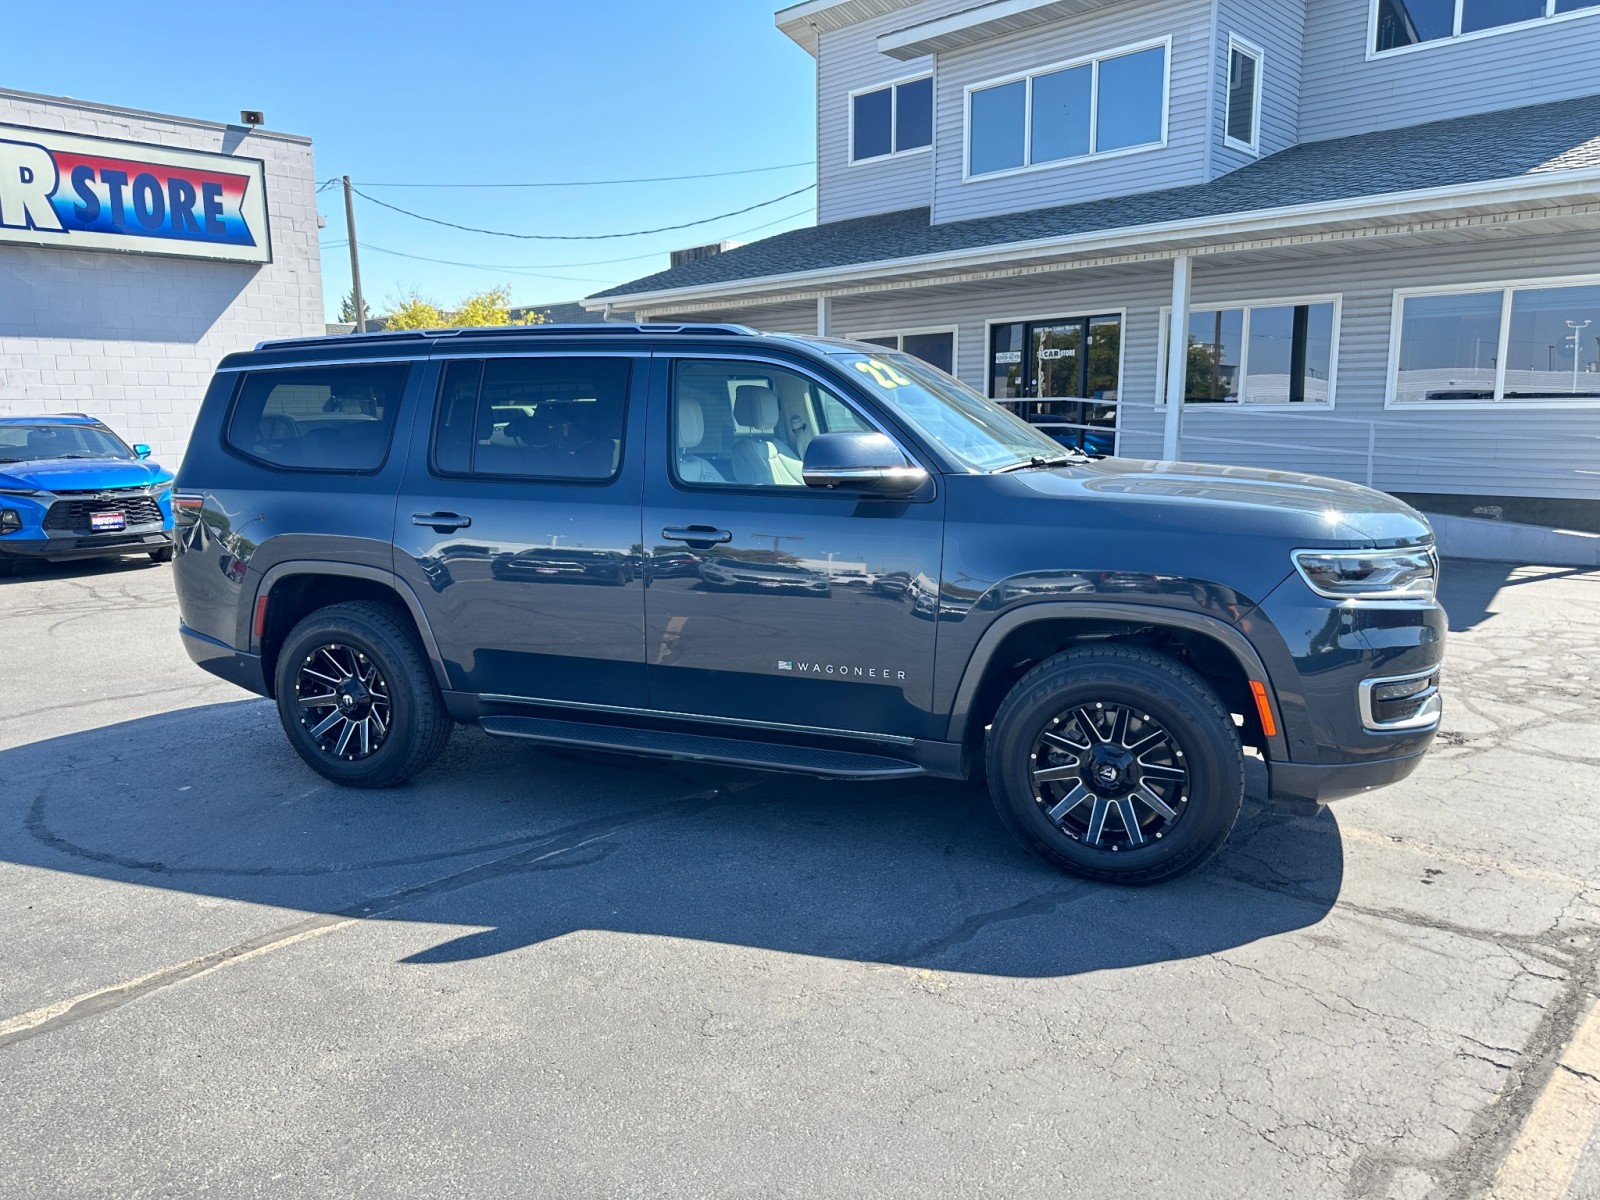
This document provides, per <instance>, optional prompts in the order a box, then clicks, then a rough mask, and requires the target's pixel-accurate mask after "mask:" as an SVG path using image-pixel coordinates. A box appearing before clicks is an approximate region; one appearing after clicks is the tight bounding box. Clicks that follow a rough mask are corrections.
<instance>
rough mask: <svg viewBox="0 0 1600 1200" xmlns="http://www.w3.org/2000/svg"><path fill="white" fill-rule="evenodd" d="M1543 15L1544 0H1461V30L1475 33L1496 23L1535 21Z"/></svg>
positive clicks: (1490, 27)
mask: <svg viewBox="0 0 1600 1200" xmlns="http://www.w3.org/2000/svg"><path fill="white" fill-rule="evenodd" d="M1542 16H1544V0H1462V5H1461V32H1462V33H1476V32H1477V31H1478V30H1480V29H1493V28H1494V27H1495V26H1496V25H1515V24H1517V23H1518V22H1520V21H1537V20H1538V19H1539V18H1540V17H1542Z"/></svg>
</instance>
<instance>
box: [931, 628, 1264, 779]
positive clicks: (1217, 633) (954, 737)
mask: <svg viewBox="0 0 1600 1200" xmlns="http://www.w3.org/2000/svg"><path fill="white" fill-rule="evenodd" d="M1052 620H1069V621H1129V622H1133V623H1135V624H1139V625H1154V626H1157V627H1162V626H1164V627H1166V628H1169V629H1181V630H1183V631H1185V632H1186V633H1198V634H1202V635H1204V636H1206V637H1209V638H1212V639H1213V640H1215V641H1217V642H1220V643H1221V644H1222V645H1223V646H1224V647H1225V648H1226V649H1227V650H1228V652H1229V653H1230V654H1232V655H1233V657H1234V660H1235V661H1236V662H1237V663H1238V664H1239V668H1240V670H1242V671H1243V672H1244V673H1245V678H1247V679H1255V680H1260V681H1261V682H1262V683H1263V684H1265V685H1266V689H1267V697H1268V701H1269V703H1270V704H1271V705H1272V711H1273V714H1274V716H1275V717H1276V718H1277V725H1278V732H1277V734H1276V735H1275V736H1273V737H1271V738H1269V739H1267V741H1268V752H1269V757H1270V758H1271V759H1273V760H1275V761H1279V762H1281V761H1283V760H1285V759H1287V758H1288V757H1289V753H1288V743H1287V742H1286V741H1285V739H1284V732H1283V724H1284V720H1283V706H1282V705H1281V704H1280V703H1279V702H1278V696H1277V689H1276V688H1275V687H1274V686H1273V682H1272V677H1271V676H1270V675H1269V674H1268V673H1267V668H1266V664H1265V663H1263V662H1262V661H1261V655H1260V654H1258V653H1257V652H1256V648H1255V647H1254V646H1253V645H1251V644H1250V640H1249V639H1248V638H1246V637H1245V635H1244V634H1243V633H1241V632H1240V631H1239V630H1237V629H1235V628H1234V627H1233V626H1232V625H1229V624H1228V623H1227V622H1225V621H1220V620H1218V619H1217V618H1216V617H1208V616H1205V615H1204V614H1203V613H1196V612H1189V611H1187V610H1185V609H1181V608H1164V607H1162V606H1160V605H1156V604H1116V603H1112V604H1105V603H1093V602H1087V601H1083V602H1080V601H1075V600H1066V601H1042V602H1040V603H1038V604H1026V605H1023V606H1022V607H1021V608H1015V609H1012V610H1011V611H1010V612H1008V613H1005V614H1004V615H1003V616H1000V617H997V618H996V619H995V621H994V623H993V624H991V625H990V626H989V628H988V629H987V630H985V631H984V634H983V637H981V638H980V639H978V644H977V646H975V647H974V648H973V651H972V657H971V658H969V659H968V660H967V667H966V670H965V671H964V672H963V673H962V676H961V683H960V684H959V685H958V686H957V688H956V694H955V699H954V700H953V701H952V703H951V708H950V724H949V726H948V729H947V731H946V734H945V739H946V740H947V741H951V742H957V743H961V742H964V741H965V740H966V736H967V733H968V723H969V721H970V719H971V716H972V704H973V701H974V700H975V699H976V698H977V695H978V688H979V687H980V686H981V685H982V683H983V676H984V673H985V672H986V671H987V670H988V668H989V663H990V661H991V660H992V659H993V658H994V655H995V652H996V651H998V650H999V648H1000V644H1001V643H1002V642H1004V641H1005V639H1006V638H1007V637H1008V636H1010V635H1011V634H1012V633H1015V632H1016V631H1017V630H1018V629H1021V628H1023V627H1024V626H1026V625H1032V624H1034V623H1035V622H1038V621H1052Z"/></svg>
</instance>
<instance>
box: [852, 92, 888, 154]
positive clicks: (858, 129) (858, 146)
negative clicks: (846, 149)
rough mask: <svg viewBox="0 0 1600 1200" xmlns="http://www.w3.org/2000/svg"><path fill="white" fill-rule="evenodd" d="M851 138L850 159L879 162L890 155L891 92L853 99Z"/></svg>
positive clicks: (870, 94)
mask: <svg viewBox="0 0 1600 1200" xmlns="http://www.w3.org/2000/svg"><path fill="white" fill-rule="evenodd" d="M854 137H855V144H854V145H853V146H852V148H851V157H852V158H857V159H861V158H881V157H882V156H883V155H885V154H892V153H893V152H894V89H893V88H883V89H882V90H881V91H876V92H868V93H867V94H866V95H864V96H857V97H856V99H855V133H854Z"/></svg>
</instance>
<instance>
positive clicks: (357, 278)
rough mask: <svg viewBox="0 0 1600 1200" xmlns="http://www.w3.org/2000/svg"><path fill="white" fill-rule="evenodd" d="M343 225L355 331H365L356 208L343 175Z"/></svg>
mask: <svg viewBox="0 0 1600 1200" xmlns="http://www.w3.org/2000/svg"><path fill="white" fill-rule="evenodd" d="M344 225H345V229H346V230H347V231H348V233H349V235H350V288H351V291H352V292H354V293H355V295H354V297H353V298H354V300H355V303H356V332H357V333H365V332H366V331H367V303H366V301H365V300H363V299H362V298H361V256H360V255H359V254H357V253H356V210H355V205H354V204H353V203H352V202H351V199H350V176H348V175H346V176H345V177H344Z"/></svg>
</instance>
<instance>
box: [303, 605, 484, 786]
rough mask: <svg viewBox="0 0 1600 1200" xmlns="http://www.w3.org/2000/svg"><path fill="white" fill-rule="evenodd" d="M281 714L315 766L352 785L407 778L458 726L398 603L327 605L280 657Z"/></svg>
mask: <svg viewBox="0 0 1600 1200" xmlns="http://www.w3.org/2000/svg"><path fill="white" fill-rule="evenodd" d="M274 692H275V695H276V696H277V701H278V718H279V720H281V721H282V722H283V728H284V732H285V733H287V734H288V735H289V741H290V742H291V743H292V744H293V746H294V748H295V750H296V751H298V752H299V754H300V757H301V758H303V759H305V760H306V762H307V764H309V765H310V767H311V769H312V770H314V771H316V772H317V773H318V774H320V775H322V776H324V777H325V778H327V779H331V780H333V782H335V783H341V784H344V785H346V786H347V787H365V788H383V787H392V786H394V785H395V784H397V783H404V782H405V781H406V780H408V779H410V778H411V777H412V776H413V775H416V774H417V773H418V772H419V771H422V770H423V769H424V768H425V767H427V766H428V764H429V763H431V762H432V761H433V760H434V759H435V758H437V757H438V755H439V752H440V751H441V750H443V749H444V746H445V743H446V742H447V741H449V739H450V731H451V729H452V728H453V725H452V722H451V720H450V716H449V714H448V713H447V712H446V711H445V708H444V702H443V701H442V700H441V698H440V696H439V689H438V686H437V685H436V684H435V683H434V680H433V675H432V673H431V672H430V670H429V668H428V663H427V660H426V658H425V657H424V656H423V652H422V647H421V646H420V645H418V642H417V636H416V633H415V631H414V630H413V629H412V628H411V625H410V623H409V622H408V621H405V620H404V619H403V618H402V617H400V616H399V614H397V613H396V612H395V611H394V610H393V609H391V608H387V607H385V606H384V605H381V604H369V603H365V602H357V603H350V604H335V605H332V606H331V607H329V608H324V609H319V610H318V611H317V612H314V613H312V614H311V615H310V616H308V617H306V618H305V619H304V620H302V621H301V622H300V623H299V624H298V625H296V626H295V627H294V629H293V630H292V631H291V632H290V634H289V637H288V640H287V641H285V642H284V645H283V650H282V651H281V653H280V654H279V655H278V666H277V672H276V688H275V689H274Z"/></svg>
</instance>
